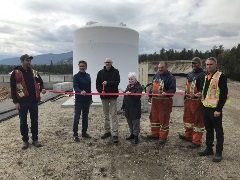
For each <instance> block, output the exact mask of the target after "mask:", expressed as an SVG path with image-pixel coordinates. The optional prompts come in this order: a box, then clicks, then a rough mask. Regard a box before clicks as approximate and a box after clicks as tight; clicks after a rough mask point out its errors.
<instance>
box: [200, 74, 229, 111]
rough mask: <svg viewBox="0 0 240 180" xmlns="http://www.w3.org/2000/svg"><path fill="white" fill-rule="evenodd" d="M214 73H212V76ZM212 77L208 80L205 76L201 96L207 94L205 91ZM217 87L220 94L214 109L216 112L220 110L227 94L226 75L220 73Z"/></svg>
mask: <svg viewBox="0 0 240 180" xmlns="http://www.w3.org/2000/svg"><path fill="white" fill-rule="evenodd" d="M216 72H217V71H216ZM216 72H215V73H216ZM215 73H213V74H212V77H213V75H214V74H215ZM212 77H211V78H210V79H209V80H208V78H207V76H206V78H205V88H204V89H203V97H204V98H205V97H206V95H207V91H208V88H209V85H210V82H211V80H212ZM218 87H219V89H220V94H219V101H218V104H217V107H216V110H217V111H218V112H222V108H223V106H224V104H225V102H226V100H227V95H228V87H227V77H226V76H225V75H224V74H223V73H222V74H221V76H220V78H219V82H218Z"/></svg>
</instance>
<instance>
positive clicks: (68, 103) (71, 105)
mask: <svg viewBox="0 0 240 180" xmlns="http://www.w3.org/2000/svg"><path fill="white" fill-rule="evenodd" d="M74 102H75V99H74V96H72V97H70V98H69V99H68V100H67V101H65V102H64V103H63V104H62V105H61V107H62V108H74V104H75V103H74ZM91 106H93V107H96V106H102V102H93V103H92V104H91Z"/></svg>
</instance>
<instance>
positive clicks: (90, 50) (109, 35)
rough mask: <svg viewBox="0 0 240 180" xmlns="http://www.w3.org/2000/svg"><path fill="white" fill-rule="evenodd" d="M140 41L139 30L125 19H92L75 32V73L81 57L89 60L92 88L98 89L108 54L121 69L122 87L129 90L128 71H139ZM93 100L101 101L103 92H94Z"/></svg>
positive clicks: (88, 69)
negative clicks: (113, 21)
mask: <svg viewBox="0 0 240 180" xmlns="http://www.w3.org/2000/svg"><path fill="white" fill-rule="evenodd" d="M138 44H139V34H138V32H137V31H135V30H133V29H130V28H128V27H126V25H125V24H123V23H120V24H119V25H116V26H112V25H101V24H99V23H95V22H94V23H92V22H88V23H87V25H86V26H84V27H82V28H79V29H77V30H75V31H74V34H73V74H76V73H77V72H78V71H79V68H78V62H79V60H85V61H87V63H88V67H87V72H88V73H89V74H90V76H91V79H92V92H97V90H96V77H97V73H98V71H99V70H100V69H103V66H104V60H105V58H107V57H108V58H111V59H112V60H113V66H114V67H115V68H117V69H118V70H119V72H120V79H121V82H120V84H119V89H122V90H125V88H126V87H127V84H128V77H127V75H128V73H129V72H136V73H137V74H138V46H139V45H138ZM93 101H94V102H101V100H100V97H99V96H93Z"/></svg>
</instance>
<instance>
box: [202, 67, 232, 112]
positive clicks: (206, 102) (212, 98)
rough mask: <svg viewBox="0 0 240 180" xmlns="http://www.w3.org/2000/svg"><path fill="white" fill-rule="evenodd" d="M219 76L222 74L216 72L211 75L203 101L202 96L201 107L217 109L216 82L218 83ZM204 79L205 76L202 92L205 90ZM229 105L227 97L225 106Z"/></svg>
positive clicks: (218, 90)
mask: <svg viewBox="0 0 240 180" xmlns="http://www.w3.org/2000/svg"><path fill="white" fill-rule="evenodd" d="M221 74H222V72H219V71H217V72H216V73H215V74H214V75H213V77H212V79H211V82H210V84H209V87H208V91H207V94H206V97H205V99H204V97H203V96H202V103H203V106H205V107H210V108H215V107H217V104H218V101H219V94H220V89H219V87H218V82H219V78H220V76H221ZM206 79H207V76H206V78H205V82H204V86H203V90H204V89H205V83H206ZM229 103H230V99H229V97H227V100H226V102H225V104H229Z"/></svg>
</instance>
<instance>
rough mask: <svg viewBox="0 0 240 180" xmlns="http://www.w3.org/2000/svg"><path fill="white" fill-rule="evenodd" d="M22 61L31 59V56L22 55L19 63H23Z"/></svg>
mask: <svg viewBox="0 0 240 180" xmlns="http://www.w3.org/2000/svg"><path fill="white" fill-rule="evenodd" d="M24 59H31V60H32V59H33V57H32V56H29V55H28V54H24V55H22V56H21V57H20V60H21V61H23V60H24Z"/></svg>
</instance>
